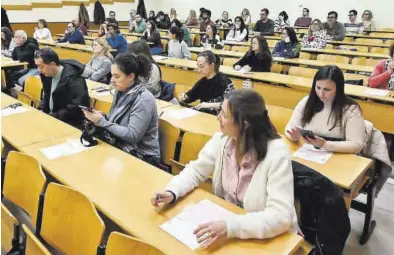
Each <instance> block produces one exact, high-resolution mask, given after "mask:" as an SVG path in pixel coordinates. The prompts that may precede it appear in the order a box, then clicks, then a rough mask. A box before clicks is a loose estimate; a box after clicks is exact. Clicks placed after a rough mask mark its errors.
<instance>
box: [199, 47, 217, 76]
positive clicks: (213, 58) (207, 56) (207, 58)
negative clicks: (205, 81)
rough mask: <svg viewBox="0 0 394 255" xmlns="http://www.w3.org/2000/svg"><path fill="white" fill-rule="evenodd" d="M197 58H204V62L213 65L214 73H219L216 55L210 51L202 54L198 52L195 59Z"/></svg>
mask: <svg viewBox="0 0 394 255" xmlns="http://www.w3.org/2000/svg"><path fill="white" fill-rule="evenodd" d="M199 57H203V58H205V61H206V62H207V63H208V64H212V63H214V69H215V72H216V73H218V72H219V68H220V57H219V56H218V55H216V54H214V53H213V52H212V51H210V50H205V51H203V52H200V53H199V54H198V56H197V58H199Z"/></svg>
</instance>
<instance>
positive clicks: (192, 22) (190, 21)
mask: <svg viewBox="0 0 394 255" xmlns="http://www.w3.org/2000/svg"><path fill="white" fill-rule="evenodd" d="M185 24H186V26H197V25H198V19H197V14H196V11H195V10H190V13H189V16H188V17H187V20H186V23H185Z"/></svg>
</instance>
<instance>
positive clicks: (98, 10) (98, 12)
mask: <svg viewBox="0 0 394 255" xmlns="http://www.w3.org/2000/svg"><path fill="white" fill-rule="evenodd" d="M104 21H105V12H104V8H103V5H102V4H101V3H100V1H96V3H95V4H94V24H96V25H101V24H103V23H104Z"/></svg>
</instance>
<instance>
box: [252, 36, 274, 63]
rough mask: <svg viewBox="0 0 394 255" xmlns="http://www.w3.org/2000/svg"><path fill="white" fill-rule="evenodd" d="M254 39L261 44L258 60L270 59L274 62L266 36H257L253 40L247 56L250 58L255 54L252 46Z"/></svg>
mask: <svg viewBox="0 0 394 255" xmlns="http://www.w3.org/2000/svg"><path fill="white" fill-rule="evenodd" d="M254 39H256V40H257V41H258V42H259V52H258V53H257V54H256V56H257V58H258V59H265V58H269V59H271V61H272V55H271V51H270V48H269V47H268V43H267V40H266V39H265V37H264V36H261V35H258V36H255V37H254V38H253V39H252V41H251V42H250V49H249V50H248V52H247V53H246V54H248V56H251V55H252V54H253V50H252V44H253V40H254Z"/></svg>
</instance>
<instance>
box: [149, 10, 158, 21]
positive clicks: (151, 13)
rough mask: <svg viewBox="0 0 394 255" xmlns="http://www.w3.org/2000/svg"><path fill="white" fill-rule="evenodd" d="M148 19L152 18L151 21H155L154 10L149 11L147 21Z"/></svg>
mask: <svg viewBox="0 0 394 255" xmlns="http://www.w3.org/2000/svg"><path fill="white" fill-rule="evenodd" d="M149 20H152V21H153V22H156V21H155V20H156V14H155V11H153V10H152V11H149V17H148V19H147V21H149Z"/></svg>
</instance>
